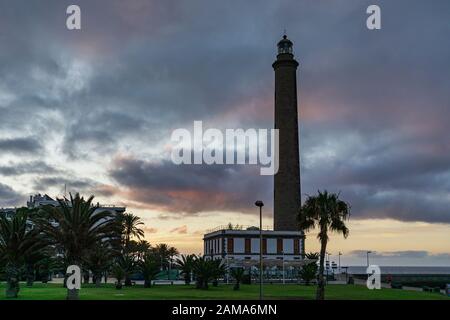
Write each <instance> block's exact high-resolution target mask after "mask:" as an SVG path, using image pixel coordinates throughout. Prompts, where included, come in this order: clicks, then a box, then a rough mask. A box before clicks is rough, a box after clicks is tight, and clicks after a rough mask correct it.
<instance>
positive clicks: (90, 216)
mask: <svg viewBox="0 0 450 320" xmlns="http://www.w3.org/2000/svg"><path fill="white" fill-rule="evenodd" d="M93 199H94V196H90V197H89V198H88V199H86V200H85V199H84V198H83V197H81V196H80V195H79V194H78V193H77V194H76V195H75V197H72V194H70V201H69V200H67V199H57V201H58V205H59V206H57V207H52V206H44V207H43V208H42V209H40V210H39V214H38V215H37V216H36V217H35V219H34V222H35V223H36V226H37V227H38V228H39V230H40V231H42V233H43V234H45V236H46V238H47V239H48V241H49V244H50V245H54V246H56V247H58V248H59V250H60V251H61V252H62V254H63V255H64V259H65V262H66V264H67V265H78V266H80V267H82V264H83V258H84V257H85V256H86V255H87V253H88V252H89V250H91V249H92V248H93V247H94V246H95V245H96V244H98V243H102V242H107V241H113V240H114V239H115V238H117V237H118V236H119V235H120V233H119V231H120V230H119V229H118V227H117V223H116V220H115V219H114V218H115V216H114V214H113V213H111V212H109V211H99V210H98V209H99V206H98V205H97V206H94V205H92V200H93ZM67 298H68V299H78V290H68V296H67Z"/></svg>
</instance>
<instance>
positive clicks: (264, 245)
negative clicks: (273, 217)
mask: <svg viewBox="0 0 450 320" xmlns="http://www.w3.org/2000/svg"><path fill="white" fill-rule="evenodd" d="M262 246H263V254H267V239H263V244H262Z"/></svg>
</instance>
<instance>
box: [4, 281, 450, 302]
mask: <svg viewBox="0 0 450 320" xmlns="http://www.w3.org/2000/svg"><path fill="white" fill-rule="evenodd" d="M4 291H5V283H4V282H3V283H1V284H0V300H3V299H5V295H4ZM314 293H315V287H314V286H301V285H284V286H283V285H279V284H278V285H265V286H264V296H265V297H266V298H269V299H270V298H272V299H313V298H314ZM258 295H259V287H258V286H257V285H243V286H242V288H241V290H240V291H237V292H236V291H233V289H232V286H231V285H220V286H219V287H212V286H211V287H210V288H209V290H198V289H195V288H194V287H192V286H183V285H176V286H170V285H159V286H156V287H152V288H144V287H142V286H134V287H124V288H123V289H122V290H116V289H115V288H114V286H113V285H111V284H108V285H104V284H103V285H102V287H101V288H95V287H93V286H92V285H87V286H83V287H82V288H81V290H80V298H81V299H83V300H150V299H168V300H170V299H203V300H204V299H257V298H258ZM65 296H66V289H64V288H62V286H61V285H60V284H42V283H35V284H34V285H33V287H31V288H27V287H26V286H25V283H21V289H20V293H19V299H22V300H61V299H65ZM326 298H327V299H351V300H358V299H366V300H367V299H369V300H372V299H387V300H399V299H400V300H403V299H405V300H406V299H407V300H410V299H419V300H422V299H425V300H430V299H433V300H434V299H447V300H449V301H450V299H449V298H447V297H445V296H443V295H440V294H438V293H428V292H415V291H406V290H396V289H381V290H368V289H367V288H365V287H364V286H358V285H329V286H327V287H326Z"/></svg>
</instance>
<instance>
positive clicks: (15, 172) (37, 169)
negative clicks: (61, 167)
mask: <svg viewBox="0 0 450 320" xmlns="http://www.w3.org/2000/svg"><path fill="white" fill-rule="evenodd" d="M57 172H58V170H57V169H56V168H54V167H52V166H50V165H48V164H47V163H45V162H43V161H32V162H24V163H10V164H8V165H5V166H0V174H1V175H4V176H19V175H24V174H54V173H57Z"/></svg>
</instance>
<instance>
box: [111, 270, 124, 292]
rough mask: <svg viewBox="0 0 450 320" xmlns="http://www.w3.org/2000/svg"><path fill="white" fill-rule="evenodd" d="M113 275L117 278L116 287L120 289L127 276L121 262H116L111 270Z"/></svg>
mask: <svg viewBox="0 0 450 320" xmlns="http://www.w3.org/2000/svg"><path fill="white" fill-rule="evenodd" d="M111 273H112V276H113V277H114V278H116V280H117V282H116V289H117V290H120V289H122V280H123V279H124V278H125V271H124V270H123V268H122V266H121V265H120V263H116V264H115V265H114V266H113V268H112V270H111Z"/></svg>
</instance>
